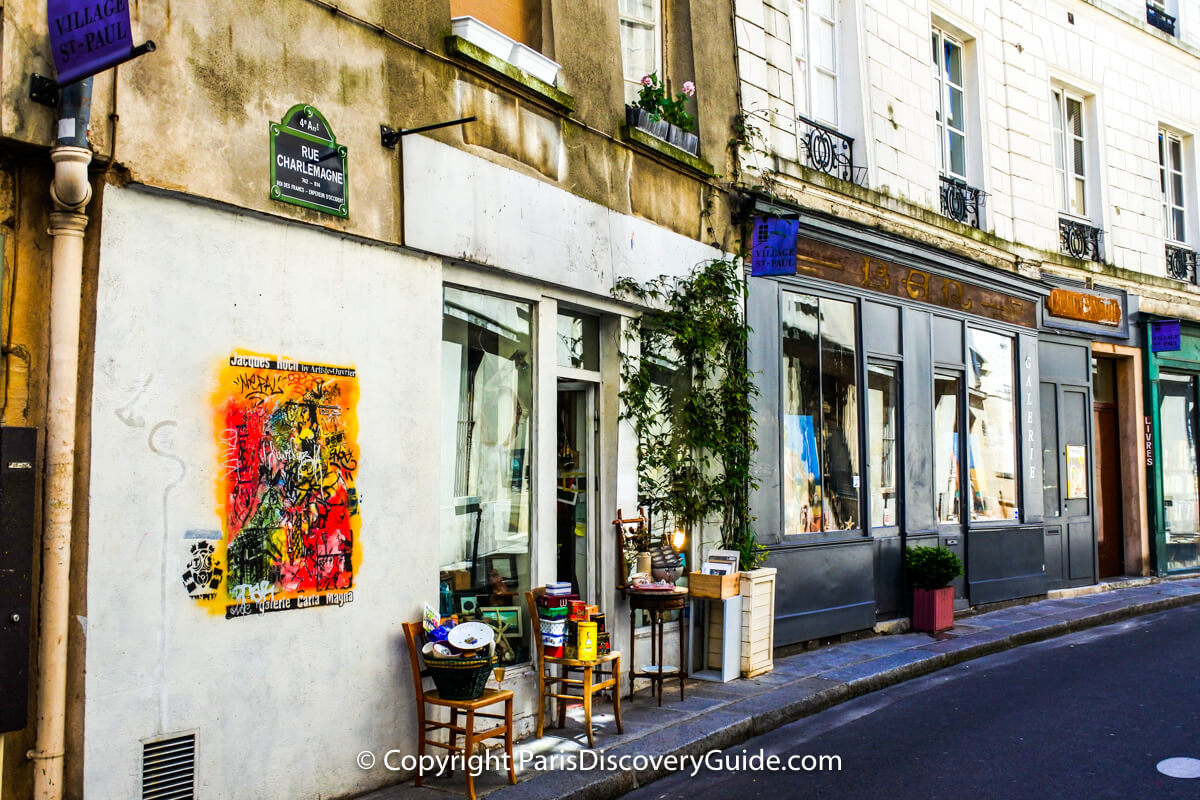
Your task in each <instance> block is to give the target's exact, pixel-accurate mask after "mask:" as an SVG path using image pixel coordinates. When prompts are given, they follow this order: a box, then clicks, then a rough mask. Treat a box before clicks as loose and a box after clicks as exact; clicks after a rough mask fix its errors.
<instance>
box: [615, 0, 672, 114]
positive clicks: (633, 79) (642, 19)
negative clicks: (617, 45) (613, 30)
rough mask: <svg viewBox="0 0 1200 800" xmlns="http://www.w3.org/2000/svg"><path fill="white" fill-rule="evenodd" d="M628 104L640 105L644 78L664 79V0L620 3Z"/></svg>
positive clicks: (622, 58) (622, 51)
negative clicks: (652, 76)
mask: <svg viewBox="0 0 1200 800" xmlns="http://www.w3.org/2000/svg"><path fill="white" fill-rule="evenodd" d="M618 8H619V13H620V18H621V65H622V70H623V74H624V78H625V102H626V103H627V104H630V105H632V104H633V103H634V102H636V101H637V97H638V91H639V90H640V89H641V88H642V78H643V77H644V76H646V75H649V74H651V73H657V74H658V76H659V77H660V78H661V77H664V76H663V59H662V2H661V0H619V7H618Z"/></svg>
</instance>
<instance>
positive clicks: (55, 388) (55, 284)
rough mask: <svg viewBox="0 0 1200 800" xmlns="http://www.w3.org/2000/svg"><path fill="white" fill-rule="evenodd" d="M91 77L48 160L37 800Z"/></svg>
mask: <svg viewBox="0 0 1200 800" xmlns="http://www.w3.org/2000/svg"><path fill="white" fill-rule="evenodd" d="M91 106H92V79H91V78H88V79H86V80H84V81H80V82H79V83H75V84H72V85H70V86H68V87H67V88H66V89H64V90H63V91H62V96H61V97H60V99H59V105H58V123H57V129H56V133H57V136H56V138H55V142H54V147H53V148H52V149H51V150H50V160H51V161H52V162H54V181H53V182H52V183H51V184H50V199H51V201H53V203H54V210H53V211H52V212H51V213H50V235H51V237H53V242H54V244H53V250H52V253H51V275H50V280H51V284H50V285H51V289H50V391H49V397H48V402H47V409H46V456H45V467H44V469H45V484H44V485H45V488H44V494H43V502H44V504H45V508H44V511H43V514H42V575H41V605H40V609H39V614H40V622H41V627H40V631H39V635H38V687H37V701H38V702H37V706H38V714H37V740H36V744H35V749H33V750H30V751H29V753H28V757H29V758H30V759H31V760H32V761H33V762H34V784H33V786H34V791H33V797H34V800H59V798H61V797H62V795H63V753H64V749H65V740H66V736H65V733H66V708H67V634H68V631H69V625H70V591H69V590H70V568H71V516H72V511H73V509H74V493H75V486H74V479H75V421H76V393H77V390H78V385H79V380H78V373H79V313H80V308H81V305H82V302H81V294H82V290H83V232H84V230H85V229H86V228H87V222H88V218H87V215H86V214H84V213H83V210H84V208H85V207H86V206H87V204H88V201H89V200H90V199H91V197H92V187H91V184H90V183H89V182H88V164H89V163H90V162H91V160H92V151H91V148H89V147H88V141H87V127H88V119H89V117H90V115H91Z"/></svg>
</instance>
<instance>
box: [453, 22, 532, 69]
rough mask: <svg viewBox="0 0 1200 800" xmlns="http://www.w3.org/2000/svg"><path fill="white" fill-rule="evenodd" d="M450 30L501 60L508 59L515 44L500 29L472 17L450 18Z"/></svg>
mask: <svg viewBox="0 0 1200 800" xmlns="http://www.w3.org/2000/svg"><path fill="white" fill-rule="evenodd" d="M450 32H451V33H453V34H454V35H455V36H458V37H460V38H463V39H466V40H467V41H468V42H470V43H471V44H473V45H475V46H476V47H478V48H480V49H482V50H485V51H487V52H489V53H491V54H492V55H494V56H495V57H496V58H499V59H501V60H503V61H508V58H509V56H510V55H512V51H513V45H515V44H516V42H514V41H513V40H512V39H510V38H508V37H507V36H505V35H504V34H503V33H501V32H500V31H498V30H496V29H495V28H493V27H491V26H490V25H484V24H483V23H482V22H480V21H479V20H477V19H475V18H474V17H454V18H453V19H451V20H450Z"/></svg>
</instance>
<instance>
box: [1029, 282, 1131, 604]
mask: <svg viewBox="0 0 1200 800" xmlns="http://www.w3.org/2000/svg"><path fill="white" fill-rule="evenodd" d="M1044 279H1045V280H1046V282H1047V283H1049V284H1050V286H1051V289H1050V293H1049V294H1048V295H1047V296H1046V297H1045V298H1044V301H1043V305H1042V314H1041V334H1040V338H1039V345H1038V354H1039V361H1040V373H1041V398H1042V402H1041V417H1042V468H1043V475H1044V481H1043V508H1044V511H1045V526H1046V530H1045V547H1046V577H1047V585H1048V587H1049V588H1050V589H1060V588H1069V587H1076V586H1084V585H1088V584H1091V583H1095V582H1096V581H1097V580H1101V579H1105V578H1113V577H1119V576H1124V575H1141V574H1143V573H1144V571H1145V570H1146V569H1147V566H1148V563H1149V548H1148V544H1147V541H1148V540H1147V537H1146V533H1145V530H1146V528H1145V512H1144V509H1145V488H1144V477H1143V475H1142V474H1141V470H1140V469H1138V468H1137V467H1136V466H1134V465H1136V464H1138V463H1140V460H1141V457H1142V456H1141V453H1140V451H1139V448H1140V444H1141V436H1142V433H1141V420H1140V409H1141V408H1142V393H1141V385H1140V383H1141V382H1140V379H1139V375H1140V373H1141V353H1140V351H1139V349H1138V347H1137V338H1138V330H1139V327H1138V325H1137V324H1136V323H1135V322H1134V319H1135V317H1136V315H1137V305H1138V298H1137V297H1136V296H1129V295H1128V294H1127V293H1126V292H1125V291H1122V290H1120V289H1114V288H1105V287H1101V286H1095V285H1091V286H1089V285H1087V284H1086V283H1084V282H1082V281H1075V280H1071V279H1068V278H1063V277H1057V276H1045V277H1044Z"/></svg>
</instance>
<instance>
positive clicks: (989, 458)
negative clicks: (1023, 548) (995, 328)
mask: <svg viewBox="0 0 1200 800" xmlns="http://www.w3.org/2000/svg"><path fill="white" fill-rule="evenodd" d="M967 348H968V355H969V358H968V360H967V363H968V368H969V369H970V373H969V382H968V384H967V432H968V440H967V446H968V449H967V459H968V472H969V474H970V479H971V520H972V521H985V520H1017V519H1019V518H1020V514H1019V511H1018V497H1017V435H1016V429H1017V417H1016V406H1015V404H1014V403H1013V340H1012V339H1011V338H1010V337H1008V336H1003V335H1001V334H998V333H989V332H987V331H980V330H974V329H968V330H967Z"/></svg>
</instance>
